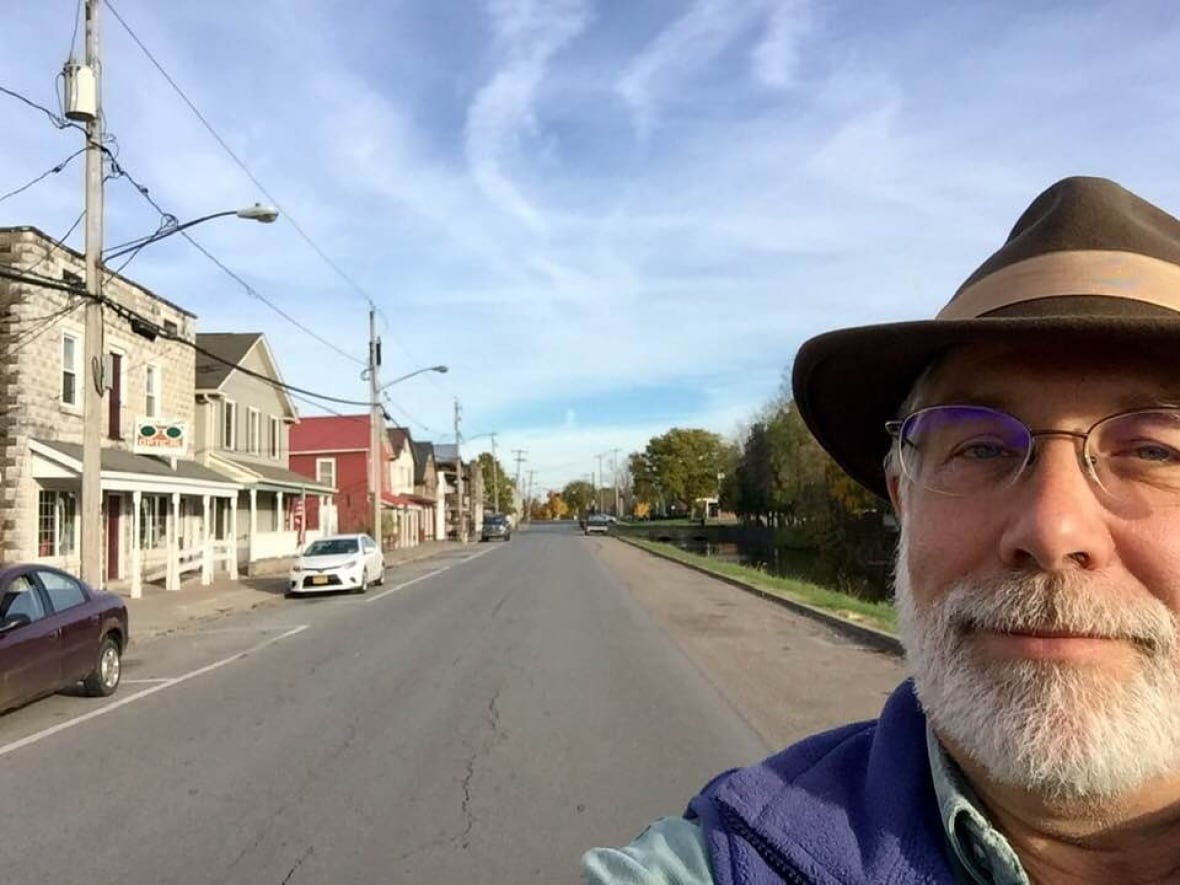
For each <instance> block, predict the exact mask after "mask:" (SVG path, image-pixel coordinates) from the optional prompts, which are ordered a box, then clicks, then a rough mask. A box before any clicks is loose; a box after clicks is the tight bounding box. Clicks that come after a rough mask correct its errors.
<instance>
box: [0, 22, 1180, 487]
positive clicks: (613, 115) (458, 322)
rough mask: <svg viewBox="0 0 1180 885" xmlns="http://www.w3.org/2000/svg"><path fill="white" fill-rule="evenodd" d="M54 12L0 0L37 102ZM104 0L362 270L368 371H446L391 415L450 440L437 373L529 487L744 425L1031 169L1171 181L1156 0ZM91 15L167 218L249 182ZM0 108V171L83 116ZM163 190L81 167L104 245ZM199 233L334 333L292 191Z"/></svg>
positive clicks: (11, 76)
mask: <svg viewBox="0 0 1180 885" xmlns="http://www.w3.org/2000/svg"><path fill="white" fill-rule="evenodd" d="M75 7H76V0H40V2H37V3H22V4H20V8H19V11H12V12H10V13H9V14H8V15H6V16H5V20H4V22H5V26H4V28H3V29H2V30H0V85H3V86H5V87H8V88H10V89H16V90H18V91H20V92H22V93H24V94H26V95H28V96H30V97H32V98H34V99H35V100H37V101H40V102H41V103H43V104H47V105H56V98H55V91H54V90H55V86H54V78H55V76H56V74H57V73H58V71H59V70H60V68H61V66H62V63H63V62H64V60H65V58H66V56H67V54H68V51H69V43H70V36H71V32H72V29H73V17H74V10H75ZM115 9H117V10H118V11H119V13H120V14H121V15H122V16H123V17H124V18H125V19H126V20H127V22H128V23H129V24H130V25H131V27H132V28H133V29H134V30H135V31H136V32H137V33H138V35H139V37H140V38H141V39H142V40H143V41H144V43H145V44H146V45H147V46H148V48H149V49H150V50H151V51H152V53H153V54H154V55H155V56H156V57H157V58H158V59H159V60H160V61H161V62H162V64H163V65H164V67H165V68H166V69H167V70H168V71H169V73H170V74H171V75H172V77H173V78H174V79H175V80H176V81H177V82H178V83H179V84H180V85H181V86H182V87H183V89H184V90H185V91H186V93H187V94H188V95H189V97H190V98H191V99H192V100H193V101H194V102H195V103H196V105H197V106H198V107H199V108H200V109H201V111H202V112H203V113H204V114H205V116H206V117H207V118H208V119H209V120H210V121H211V122H212V123H213V125H214V126H215V127H216V128H217V129H218V130H219V131H220V133H221V134H222V136H223V137H224V138H225V139H226V140H227V141H228V142H229V144H230V145H231V147H232V148H233V149H234V151H235V152H236V153H237V154H238V156H240V157H241V158H242V159H243V160H244V161H245V163H246V164H247V165H248V166H249V168H250V169H251V170H252V171H253V173H254V175H255V176H256V177H257V178H258V179H259V180H260V181H261V182H262V183H263V184H264V185H265V187H266V188H267V189H268V190H269V191H270V192H271V193H272V194H273V195H274V196H275V197H276V198H277V199H278V201H279V202H280V204H281V205H282V206H283V207H284V208H285V209H287V210H288V212H289V213H290V215H291V216H292V217H293V218H294V219H295V220H296V221H297V222H298V224H299V225H300V226H301V227H302V228H303V229H304V230H305V231H307V232H308V233H309V234H310V235H311V236H312V238H313V239H314V240H315V241H316V242H317V243H318V244H319V246H320V247H321V248H322V249H323V250H324V251H325V252H327V253H328V254H330V255H331V256H332V258H333V260H334V261H335V263H336V264H337V265H339V267H341V268H342V269H344V270H345V272H346V273H347V274H348V275H349V276H350V277H351V278H352V279H353V280H355V281H356V282H357V283H358V284H359V285H360V287H361V288H362V289H363V290H364V291H365V292H366V293H368V294H370V295H371V296H372V297H373V298H374V299H375V300H376V302H377V303H378V305H379V307H380V308H381V324H380V325H381V335H382V337H383V339H384V353H385V366H384V367H383V370H382V371H383V374H384V376H385V378H387V379H388V378H393V377H396V376H397V375H401V374H405V373H407V372H410V371H412V370H414V369H416V368H419V367H421V366H427V365H432V364H436V363H445V364H447V365H448V366H450V369H451V371H450V372H449V373H448V374H446V375H433V374H428V375H422V376H419V377H416V378H414V379H411V380H409V381H406V382H404V383H403V384H399V385H397V386H395V387H393V388H391V389H390V397H391V399H392V400H393V402H394V404H395V406H394V407H393V408H392V409H391V412H392V414H393V415H394V417H395V418H397V419H398V420H399V421H401V422H402V423H404V424H405V425H406V426H408V427H409V428H410V430H411V432H412V433H413V434H414V436H415V437H416V438H419V439H434V440H436V441H439V442H450V441H452V440H453V431H452V414H453V401H454V398H455V397H459V398H460V400H461V401H462V404H463V413H464V424H463V427H464V433H465V435H467V436H477V435H480V434H486V433H488V432H491V431H495V432H497V434H498V436H497V447H498V449H499V452H500V453H501V454H502V459H501V460H502V461H504V462H505V463H507V462H508V458H509V456H508V454H507V453H508V452H509V451H510V450H513V449H523V450H525V451H526V452H527V456H526V460H525V462H524V464H523V470H525V471H527V470H529V469H534V470H536V471H537V475H536V485H537V487H538V488H541V489H544V488H547V487H560V486H561V485H562V484H564V483H565V482H566V481H568V480H570V479H575V478H579V477H585V476H586V475H587V474H589V473H590V472H591V471H592V470H594V468H595V465H596V463H597V462H596V458H595V456H596V455H597V454H598V453H602V452H608V451H612V450H614V449H619V450H621V452H622V453H623V454H624V455H625V454H626V453H627V452H630V451H635V450H638V449H642V448H643V446H644V445H645V444H646V442H647V440H648V439H649V438H650V437H651V436H653V435H656V434H659V433H662V432H664V431H665V430H667V429H669V428H670V427H673V426H683V427H705V428H708V429H711V430H715V431H717V432H719V433H722V434H724V435H733V434H735V433H738V432H739V430H740V427H741V426H742V424H743V422H745V421H747V420H748V419H749V418H750V417H751V416H752V415H753V414H754V413H755V412H756V411H757V409H758V408H759V407H760V406H761V405H762V404H763V403H765V402H766V401H767V400H768V399H769V398H770V397H771V396H773V395H774V394H775V392H776V391H777V389H778V387H779V384H780V382H781V378H782V375H783V372H784V371H785V370H787V369H788V368H789V366H790V362H791V359H792V356H793V354H794V352H795V350H796V349H797V347H798V346H799V344H800V343H801V342H802V341H803V340H804V339H805V338H807V337H808V336H810V335H812V334H815V333H817V332H821V331H824V330H827V329H831V328H836V327H839V326H846V325H856V324H860V323H867V322H878V321H890V320H897V319H914V318H922V317H927V316H930V315H932V314H933V313H934V312H935V311H936V310H937V309H938V308H939V307H940V306H941V305H942V304H943V303H944V302H945V301H946V300H947V298H948V297H949V295H950V293H951V292H952V291H953V290H954V289H955V287H956V286H957V285H958V283H959V282H960V281H961V280H962V279H963V278H965V277H966V276H967V274H968V273H969V272H970V271H971V270H972V269H973V268H974V267H975V265H977V264H978V263H979V262H980V261H981V260H982V259H983V258H984V257H986V255H987V254H988V253H989V252H990V251H991V250H992V249H994V248H995V247H996V246H997V245H998V244H999V243H1000V242H1001V241H1002V239H1003V237H1004V235H1005V234H1006V232H1007V230H1008V228H1009V227H1010V226H1011V224H1012V222H1014V221H1015V219H1016V217H1017V216H1018V215H1019V214H1020V212H1021V211H1022V209H1023V208H1024V207H1025V206H1026V205H1027V204H1028V202H1030V201H1031V199H1032V198H1033V197H1034V196H1035V195H1036V194H1037V193H1038V192H1039V191H1040V190H1041V189H1043V188H1044V187H1045V186H1047V185H1048V184H1050V183H1051V182H1053V181H1055V180H1056V179H1058V178H1061V177H1063V176H1065V175H1071V174H1096V175H1107V176H1110V177H1112V178H1115V179H1116V180H1119V181H1120V182H1122V183H1123V184H1125V185H1127V186H1129V187H1131V188H1132V189H1134V190H1137V191H1138V192H1140V193H1141V194H1143V195H1144V196H1146V197H1148V198H1149V199H1152V200H1153V201H1155V202H1157V203H1159V204H1160V205H1162V206H1164V207H1165V208H1168V209H1169V210H1170V211H1173V212H1177V211H1180V176H1177V175H1176V172H1175V156H1176V153H1177V146H1178V145H1180V68H1178V67H1177V65H1176V64H1175V47H1176V46H1178V45H1180V9H1178V8H1177V7H1176V6H1175V4H1174V3H1171V2H1166V0H1160V2H1136V3H1133V4H1127V3H1121V4H1120V3H1085V2H1046V3H1038V2H1020V3H999V2H996V3H978V4H950V3H947V4H943V3H915V2H909V3H907V2H897V3H889V4H868V3H864V2H859V0H845V2H821V0H675V2H673V0H630V2H620V0H611V2H606V0H598V2H593V0H533V2H526V0H484V2H478V0H470V2H459V0H429V2H427V0H333V2H331V3H329V2H327V0H315V2H313V0H250V2H245V3H243V2H240V0H238V2H225V0H203V2H200V3H197V2H189V3H167V4H164V3H155V2H149V0H115ZM103 38H104V75H105V83H104V101H105V109H106V117H107V124H108V129H109V131H110V132H112V133H114V135H115V136H116V137H117V139H118V145H119V158H120V161H121V162H122V163H124V164H125V165H126V167H127V169H128V170H129V171H130V172H131V173H132V175H134V176H135V177H136V178H137V179H138V180H140V181H141V182H143V183H144V184H146V185H147V186H148V187H150V189H151V192H152V194H153V196H154V197H155V198H156V199H157V200H158V201H159V202H160V203H161V204H162V205H163V206H164V208H165V209H167V210H168V211H170V212H172V213H173V214H175V215H176V216H177V217H179V218H181V219H182V220H183V219H188V218H193V217H196V216H200V215H204V214H207V213H209V212H215V211H219V210H222V209H227V208H236V207H238V206H242V205H246V204H249V203H252V202H254V201H255V200H263V199H264V198H263V197H262V195H261V194H260V193H259V192H258V189H257V188H256V187H255V186H254V184H252V183H251V181H250V180H249V178H248V177H247V176H246V175H245V174H243V173H242V171H241V170H240V169H239V168H238V167H237V166H236V165H235V164H234V163H233V162H232V160H231V159H230V158H229V157H228V156H227V155H226V154H225V153H224V152H223V151H222V150H221V148H220V147H219V146H218V145H217V143H216V142H215V141H214V140H213V138H212V137H211V136H210V135H209V134H208V133H207V132H206V131H205V130H204V128H202V126H201V125H200V123H199V122H198V121H197V119H196V118H195V117H194V116H193V114H192V113H191V112H190V111H189V110H188V108H186V107H185V106H184V104H183V103H182V102H181V100H180V99H179V98H178V97H177V96H176V94H175V93H174V92H172V91H171V89H170V87H169V86H168V84H167V83H166V82H165V81H164V80H163V78H162V77H160V76H159V74H158V73H157V72H156V71H155V70H154V69H153V68H152V66H151V64H150V63H149V61H148V60H147V59H146V58H145V57H144V55H143V53H142V52H141V51H140V50H139V49H138V48H137V47H136V46H135V45H134V43H133V42H132V41H131V40H130V39H129V37H128V36H127V34H126V33H125V32H124V31H123V29H122V28H121V27H120V26H119V24H118V23H117V22H116V21H115V20H114V18H113V16H112V15H111V14H110V11H109V10H104V19H103ZM79 45H80V37H79ZM0 131H3V133H4V137H3V138H2V139H0V193H4V192H6V191H8V190H10V189H11V188H14V187H17V186H18V185H20V184H22V183H24V182H26V181H28V180H29V179H31V178H33V177H34V176H35V175H37V174H39V173H40V172H42V171H44V170H45V169H47V168H49V167H50V166H52V165H53V164H55V163H57V162H58V161H60V160H62V159H64V158H65V157H66V156H67V155H68V154H70V153H72V152H73V151H74V150H76V149H77V148H78V147H80V146H81V140H80V136H78V133H76V132H73V131H65V132H61V131H58V130H56V129H54V128H53V126H52V125H51V124H49V122H48V121H47V120H46V119H45V118H44V117H43V116H39V115H38V114H36V113H34V112H32V111H30V110H28V109H27V108H25V107H23V106H21V105H20V104H18V103H16V102H14V101H12V100H11V99H8V98H6V97H4V96H0ZM81 199H82V190H81V165H80V164H77V165H72V166H71V167H70V168H69V169H68V170H67V171H65V172H63V173H62V174H60V175H56V176H52V177H50V178H49V179H47V180H45V181H43V182H41V183H40V184H38V185H36V186H35V187H33V188H30V189H29V190H28V191H26V192H25V193H24V194H22V195H20V196H18V197H14V198H11V199H8V200H5V201H3V202H0V224H5V225H7V224H33V225H36V226H38V227H40V228H42V229H43V230H45V231H47V232H49V233H51V234H53V235H60V234H61V233H63V232H64V231H65V230H66V228H68V227H69V225H70V223H71V222H72V221H73V219H74V218H75V216H76V215H77V214H78V212H79V211H80V210H81ZM157 221H158V217H157V216H156V214H155V213H154V211H153V210H151V209H150V207H148V206H147V204H146V203H145V202H144V201H143V200H142V199H141V198H140V197H139V196H138V195H137V194H136V193H135V191H134V190H133V189H132V188H131V187H130V186H129V185H128V183H127V182H126V181H120V180H116V181H112V182H110V183H109V184H108V188H107V241H108V242H109V243H116V242H121V241H123V240H127V239H132V238H134V237H137V236H141V235H144V234H147V233H149V232H151V231H152V230H154V229H155V226H156V223H157ZM194 235H195V236H196V237H197V238H198V239H199V240H200V241H201V243H202V244H203V245H205V246H206V247H207V248H208V249H209V250H210V251H212V252H213V253H214V254H216V256H217V257H218V258H219V259H220V260H221V261H223V262H224V263H225V264H226V265H228V266H229V267H231V268H232V269H233V270H234V271H235V272H237V273H238V274H240V275H241V276H242V277H244V278H245V279H246V280H248V281H249V282H250V284H251V285H252V286H254V287H255V288H256V289H257V291H259V292H261V293H262V294H264V295H265V296H266V297H267V298H268V299H270V300H272V301H274V302H275V303H276V304H278V305H280V306H281V307H282V309H283V310H284V311H286V312H287V313H289V314H291V315H292V316H294V317H296V318H297V319H298V320H299V321H300V322H302V323H303V324H305V325H307V326H309V327H311V328H313V329H314V330H315V331H316V332H317V333H318V334H319V335H320V336H322V337H323V338H326V339H328V340H329V341H331V342H332V343H333V344H335V345H336V346H337V347H339V348H341V349H342V350H344V351H346V352H348V353H351V354H355V355H356V357H358V358H360V357H363V355H364V353H365V339H366V335H367V315H366V309H367V308H366V304H365V301H364V298H363V297H362V296H361V295H360V294H359V293H358V292H356V291H355V290H354V289H353V288H352V287H350V286H349V285H348V284H347V283H345V282H344V281H343V280H342V279H341V278H340V277H339V276H337V275H336V274H335V273H334V272H333V270H332V269H331V268H330V267H329V266H327V265H326V264H325V263H324V262H323V261H322V260H321V259H320V258H319V257H318V256H317V255H316V254H315V252H314V251H313V250H312V249H311V248H310V247H308V246H307V244H306V243H305V242H304V241H303V240H302V239H300V237H299V236H298V235H297V232H296V231H295V230H294V229H293V228H292V227H291V225H290V224H289V222H288V221H287V220H286V219H284V220H281V221H280V222H278V223H276V224H275V225H270V226H263V225H256V224H248V223H246V222H241V221H234V220H221V221H216V222H211V223H209V224H207V225H205V226H203V227H201V228H199V229H195V230H194ZM71 243H72V244H74V245H76V246H80V244H81V238H80V237H79V236H75V237H74V238H72V240H71ZM128 273H129V274H130V275H131V276H133V277H135V278H137V279H139V280H140V281H142V282H143V283H145V284H146V285H148V286H150V287H151V288H152V289H154V290H155V291H157V292H159V293H160V294H162V295H164V296H165V297H167V298H169V299H170V300H173V301H176V302H178V303H180V304H182V305H184V306H186V307H187V308H189V309H190V310H192V311H194V312H195V313H197V314H198V315H199V317H200V328H201V329H202V330H203V331H210V332H212V331H253V330H261V331H263V332H265V333H266V335H267V337H268V338H269V339H270V341H271V344H272V346H273V347H274V349H275V351H276V354H277V356H278V358H279V361H280V363H281V366H282V371H283V374H284V377H285V379H286V380H287V381H288V382H289V383H291V384H295V385H299V386H302V387H306V388H309V389H311V390H315V391H320V392H323V393H326V394H330V395H334V396H342V397H346V398H347V397H355V398H357V399H362V398H363V397H364V396H365V386H364V383H363V382H362V381H361V380H360V378H359V376H358V371H359V367H358V366H356V365H355V364H354V363H352V362H350V361H349V360H348V359H346V358H345V357H344V356H341V355H339V354H338V353H336V351H335V350H333V349H330V348H328V347H327V346H325V345H324V344H322V343H320V342H319V341H317V340H316V339H314V338H312V337H310V336H308V335H307V334H306V333H304V332H303V331H301V330H299V329H298V328H296V327H295V326H293V325H291V324H289V323H288V322H287V321H286V320H284V319H283V318H282V317H280V316H279V315H278V314H276V313H275V312H273V311H272V310H270V309H269V308H268V307H266V306H265V305H263V304H262V303H260V302H259V301H257V300H254V299H253V298H251V297H250V296H249V295H248V294H246V293H245V292H243V291H242V290H241V289H240V288H239V287H238V285H237V284H236V283H234V282H233V281H232V280H231V279H229V278H227V277H226V276H224V275H222V273H221V272H220V271H219V270H218V269H217V268H216V267H214V266H213V265H212V264H210V263H209V262H208V261H207V260H206V259H205V258H204V257H203V256H201V255H200V254H199V253H198V252H196V251H195V250H194V249H193V248H192V247H191V246H189V245H188V244H187V243H185V242H184V241H183V240H181V239H180V238H174V239H172V240H169V241H165V242H161V243H158V244H154V245H153V246H152V247H150V248H149V249H147V250H145V251H144V252H143V253H142V254H141V255H140V256H139V257H138V258H137V259H136V260H135V263H134V264H132V265H131V266H130V267H129V268H128ZM300 405H301V407H302V408H304V409H305V412H306V413H308V414H312V413H315V412H317V411H318V410H317V409H316V408H315V407H314V406H311V405H308V404H306V403H300ZM487 446H488V441H487V439H486V438H484V439H482V440H473V441H472V443H471V444H470V445H469V446H468V447H467V448H466V449H465V451H470V452H471V453H474V452H475V451H479V450H484V449H486V448H487ZM606 462H607V463H609V458H607V459H606ZM513 467H514V462H513V464H512V465H511V466H510V469H511V468H513Z"/></svg>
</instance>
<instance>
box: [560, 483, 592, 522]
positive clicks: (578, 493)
mask: <svg viewBox="0 0 1180 885" xmlns="http://www.w3.org/2000/svg"><path fill="white" fill-rule="evenodd" d="M561 497H562V499H563V500H564V501H565V503H566V506H568V507H569V512H570V513H571V514H573V515H576V516H579V517H581V516H585V515H586V514H587V513H589V512H590V507H591V505H593V503H594V486H593V485H591V484H590V483H588V482H586V480H584V479H576V480H574V481H573V482H571V483H569V484H567V485H566V487H565V488H564V489H562V490H561Z"/></svg>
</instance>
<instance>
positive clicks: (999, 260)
mask: <svg viewBox="0 0 1180 885" xmlns="http://www.w3.org/2000/svg"><path fill="white" fill-rule="evenodd" d="M1046 337H1052V338H1054V339H1056V340H1062V339H1068V340H1077V341H1078V343H1079V345H1080V346H1084V345H1085V344H1086V342H1087V341H1097V340H1101V341H1103V342H1111V341H1126V342H1129V343H1140V342H1142V343H1146V342H1149V341H1158V342H1164V341H1172V342H1175V343H1176V346H1177V352H1180V221H1178V220H1177V219H1176V218H1173V217H1172V216H1171V215H1169V214H1168V213H1166V212H1164V211H1163V210H1162V209H1159V208H1158V207H1156V206H1153V205H1152V204H1151V203H1148V202H1147V201H1146V200H1144V199H1142V198H1141V197H1139V196H1136V195H1135V194H1133V193H1131V192H1130V191H1128V190H1126V189H1124V188H1122V187H1120V186H1119V185H1117V184H1115V183H1114V182H1113V181H1109V180H1107V179H1104V178H1081V177H1077V178H1066V179H1063V180H1062V181H1059V182H1057V183H1056V184H1054V185H1052V186H1051V187H1050V188H1048V190H1046V191H1045V192H1044V193H1042V194H1041V195H1040V196H1039V197H1037V198H1036V199H1035V200H1034V201H1033V203H1032V205H1031V206H1029V207H1028V209H1026V210H1025V212H1024V214H1023V215H1021V216H1020V219H1019V220H1018V221H1017V222H1016V226H1015V227H1013V228H1012V233H1011V234H1009V236H1008V239H1007V241H1006V242H1005V243H1004V245H1003V246H1001V247H1000V248H999V250H997V251H996V252H995V254H993V255H992V256H991V257H990V258H988V259H987V261H985V262H984V263H983V264H982V265H980V267H979V269H978V270H976V271H975V273H973V274H972V275H971V276H970V277H968V279H967V281H966V282H965V283H963V285H962V286H960V287H959V290H958V291H957V292H955V295H954V297H953V298H951V300H950V301H949V302H948V303H947V305H946V306H945V307H944V308H943V309H942V310H941V311H940V312H939V314H938V316H937V317H935V318H934V319H933V320H923V321H918V322H905V323H884V324H881V325H875V326H860V327H857V328H851V329H840V330H838V331H835V332H828V333H826V334H823V335H819V336H817V337H815V338H812V339H810V340H809V341H807V342H805V343H804V344H803V346H802V347H801V348H800V349H799V353H798V355H797V356H796V358H795V365H794V369H793V372H792V386H793V388H794V396H795V406H796V408H798V409H799V413H800V415H801V416H802V418H803V420H804V421H805V422H806V423H807V426H808V427H809V428H810V429H811V432H812V433H813V434H814V435H815V438H816V440H817V441H818V442H819V444H820V445H821V446H823V447H824V448H825V449H826V450H827V451H828V453H829V454H830V455H831V456H832V457H833V458H834V459H835V460H836V462H837V463H838V464H839V465H840V466H841V467H843V468H844V470H846V471H847V472H848V474H849V475H850V476H851V477H852V478H853V479H855V480H856V481H857V482H859V483H861V484H862V485H864V486H865V487H867V488H869V489H871V490H872V491H874V492H876V493H877V494H879V495H881V496H882V497H887V491H886V485H885V474H884V470H883V466H882V464H883V461H884V458H885V455H886V453H887V452H888V451H889V446H890V438H889V436H888V434H886V432H885V427H884V425H885V422H886V421H888V420H890V419H892V418H895V417H898V416H897V415H896V411H897V409H898V408H899V407H900V405H901V403H902V401H903V400H904V399H905V397H906V396H907V395H908V393H909V391H910V388H911V387H912V386H913V383H914V382H915V381H916V380H917V378H918V376H919V375H920V374H921V373H922V371H923V370H924V369H925V368H926V367H927V366H928V365H929V364H930V363H931V361H932V360H934V359H935V358H937V357H938V356H939V355H940V354H942V353H944V352H945V351H946V350H947V349H949V348H952V347H957V346H959V345H963V344H970V343H976V342H982V341H998V340H1002V341H1004V342H1014V343H1020V342H1022V341H1026V340H1027V341H1028V342H1029V344H1030V346H1035V345H1036V343H1037V342H1038V341H1043V340H1044V339H1045V338H1046Z"/></svg>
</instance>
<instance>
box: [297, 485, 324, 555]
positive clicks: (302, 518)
mask: <svg viewBox="0 0 1180 885" xmlns="http://www.w3.org/2000/svg"><path fill="white" fill-rule="evenodd" d="M322 518H323V517H321V519H322ZM306 538H307V489H300V490H299V540H300V541H303V540H305V539H306ZM299 552H300V553H302V552H303V547H302V545H300V548H299Z"/></svg>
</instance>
